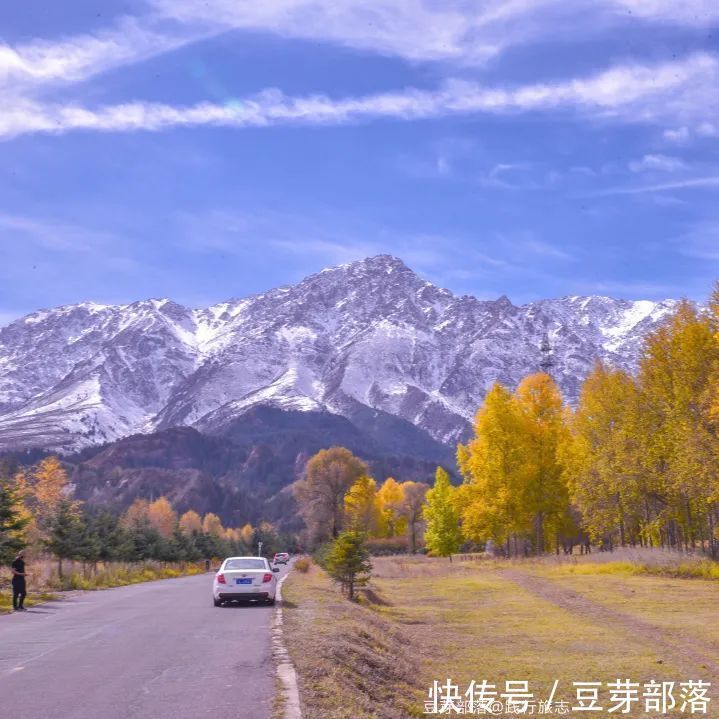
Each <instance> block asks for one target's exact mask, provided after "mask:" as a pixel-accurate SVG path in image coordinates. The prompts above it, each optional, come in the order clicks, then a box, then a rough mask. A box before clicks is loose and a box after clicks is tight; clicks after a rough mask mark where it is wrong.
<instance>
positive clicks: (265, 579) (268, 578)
mask: <svg viewBox="0 0 719 719" xmlns="http://www.w3.org/2000/svg"><path fill="white" fill-rule="evenodd" d="M271 581H272V574H271V573H270V572H267V574H265V575H264V576H263V577H262V583H263V584H264V583H265V582H271Z"/></svg>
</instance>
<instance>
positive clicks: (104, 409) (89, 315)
mask: <svg viewBox="0 0 719 719" xmlns="http://www.w3.org/2000/svg"><path fill="white" fill-rule="evenodd" d="M674 305H675V303H674V302H673V301H671V300H667V301H664V302H648V301H638V302H629V301H625V300H615V299H611V298H608V297H567V298H562V299H556V300H544V301H541V302H536V303H531V304H527V305H523V306H515V305H513V304H512V303H511V302H510V301H509V300H508V299H507V298H506V297H502V298H500V299H498V300H496V301H481V300H478V299H476V298H474V297H467V296H465V297H456V296H455V295H453V294H452V293H451V292H448V291H447V290H443V289H440V288H438V287H435V286H434V285H432V284H431V283H429V282H427V281H425V280H423V279H421V278H420V277H418V276H417V275H416V274H414V273H413V272H412V271H411V270H410V269H409V268H407V267H406V266H405V265H404V264H403V263H402V262H401V261H400V260H398V259H396V258H393V257H388V256H386V255H380V256H378V257H372V258H368V259H366V260H363V261H360V262H355V263H352V264H349V265H341V266H339V267H334V268H330V269H327V270H323V271H321V272H319V273H318V274H315V275H312V276H310V277H308V278H306V279H305V280H303V281H302V282H300V283H299V284H298V285H295V286H292V287H283V288H279V289H274V290H271V291H269V292H266V293H264V294H261V295H257V296H254V297H249V298H245V299H241V300H230V301H227V302H223V303H221V304H218V305H215V306H213V307H210V308H207V309H202V310H190V309H187V308H185V307H182V306H180V305H178V304H176V303H174V302H171V301H170V300H147V301H143V302H135V303H133V304H129V305H117V306H105V305H97V304H93V303H82V304H79V305H73V306H67V307H60V308H57V309H54V310H43V311H41V312H36V313H34V314H32V315H29V316H27V317H25V318H23V319H20V320H17V321H16V322H13V323H12V324H11V325H9V326H7V327H5V328H3V329H1V330H0V448H10V447H28V446H43V447H46V448H52V449H61V450H62V449H64V450H70V449H77V448H80V447H83V446H88V445H91V444H96V443H99V442H105V441H108V440H112V439H116V438H118V437H121V436H126V435H128V434H131V433H134V432H147V431H151V430H153V429H157V428H166V427H172V426H179V425H193V426H194V425H201V426H203V428H208V427H209V428H211V426H212V423H213V421H214V418H217V421H220V418H221V421H222V422H226V421H227V420H228V418H230V417H232V416H237V415H239V414H241V413H243V412H244V411H246V410H247V409H248V408H249V407H253V406H256V405H260V404H264V405H272V406H275V407H279V408H283V409H294V410H326V411H329V412H332V413H335V414H341V415H344V416H346V417H350V416H355V417H356V416H359V415H361V414H362V413H359V414H358V412H357V408H358V407H361V406H364V407H367V408H370V409H373V410H377V411H382V412H386V413H388V414H390V415H394V416H396V417H399V418H402V419H404V420H407V421H409V422H411V423H412V424H414V425H416V426H417V427H419V428H421V429H423V430H425V431H427V432H428V433H429V434H430V435H431V436H432V437H434V438H435V439H438V440H440V441H442V442H447V443H454V442H456V441H457V440H458V439H460V438H461V437H463V436H465V434H466V432H467V430H468V427H469V423H470V422H471V419H472V417H473V415H474V413H475V411H476V409H477V407H478V406H479V404H480V403H481V400H482V398H483V396H484V394H485V392H486V390H487V389H488V388H489V386H490V385H491V384H492V383H493V382H494V381H496V380H499V381H501V382H503V383H505V384H507V385H509V386H511V387H513V386H515V385H516V384H517V383H518V382H519V381H520V380H521V378H522V377H523V376H524V375H525V374H527V373H530V372H534V371H537V370H538V368H539V364H540V361H541V353H540V346H541V343H542V338H543V337H544V335H545V334H546V335H547V336H548V337H549V340H550V344H551V346H552V349H553V355H554V357H553V358H554V368H553V373H554V375H555V377H556V379H557V380H558V382H559V383H560V386H561V387H562V389H563V391H564V393H565V395H566V396H567V398H568V399H570V400H575V399H576V397H577V394H578V391H579V387H580V384H581V382H582V380H583V378H584V377H585V376H586V373H587V372H588V371H589V369H590V368H591V366H592V364H593V363H594V362H595V361H596V360H597V359H603V360H606V361H608V362H612V363H614V364H617V365H618V366H621V367H624V368H627V369H633V368H634V367H635V365H636V361H637V357H638V353H639V350H640V346H641V341H642V338H643V337H644V336H645V335H646V333H647V332H649V331H650V330H651V329H653V328H654V327H656V326H657V324H658V323H659V322H661V320H662V319H663V318H664V317H665V316H666V315H667V313H669V312H670V311H671V310H672V308H673V307H674Z"/></svg>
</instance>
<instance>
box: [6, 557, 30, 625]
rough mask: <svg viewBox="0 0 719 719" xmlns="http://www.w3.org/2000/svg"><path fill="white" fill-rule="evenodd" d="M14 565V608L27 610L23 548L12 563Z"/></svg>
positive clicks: (20, 610)
mask: <svg viewBox="0 0 719 719" xmlns="http://www.w3.org/2000/svg"><path fill="white" fill-rule="evenodd" d="M10 566H11V567H12V608H13V609H14V610H15V611H16V612H24V611H26V609H25V607H24V606H23V604H24V602H25V595H26V594H27V591H26V588H25V552H24V551H23V550H22V549H21V550H20V551H19V552H18V553H17V557H15V560H14V561H13V563H12V564H11V565H10Z"/></svg>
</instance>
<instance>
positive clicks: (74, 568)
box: [0, 558, 205, 614]
mask: <svg viewBox="0 0 719 719" xmlns="http://www.w3.org/2000/svg"><path fill="white" fill-rule="evenodd" d="M204 571H205V567H204V563H203V562H178V563H173V564H169V563H162V562H153V561H147V562H108V563H99V564H98V565H97V566H96V567H93V568H90V567H89V566H85V567H83V566H82V564H81V563H79V562H66V563H65V570H64V572H63V576H62V578H60V576H59V575H58V570H57V563H56V562H55V561H54V560H51V559H45V558H35V559H31V560H29V561H28V573H29V576H28V596H27V599H26V601H25V604H26V605H27V606H32V605H33V604H38V603H39V602H44V601H48V600H49V599H55V598H57V597H58V596H59V594H58V592H63V591H68V590H74V589H85V590H91V589H108V588H110V587H122V586H125V585H128V584H138V583H140V582H150V581H153V580H155V579H170V578H172V577H180V576H184V575H188V574H201V573H202V572H204ZM11 607H12V592H11V589H10V571H9V570H6V569H2V570H0V614H2V613H7V612H9V611H10V610H11Z"/></svg>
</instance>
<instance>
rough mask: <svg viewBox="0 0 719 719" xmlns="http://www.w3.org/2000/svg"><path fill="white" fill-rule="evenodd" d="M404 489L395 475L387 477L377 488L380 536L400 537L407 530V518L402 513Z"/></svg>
mask: <svg viewBox="0 0 719 719" xmlns="http://www.w3.org/2000/svg"><path fill="white" fill-rule="evenodd" d="M403 503H404V491H403V489H402V485H401V484H399V482H397V480H396V479H394V477H387V479H386V480H385V481H384V482H383V483H382V486H381V487H380V488H379V489H378V490H377V504H378V506H379V513H380V517H379V527H378V530H379V536H381V537H400V536H402V535H403V534H404V533H405V532H406V531H407V520H406V518H405V517H404V515H403V513H402V504H403Z"/></svg>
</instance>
